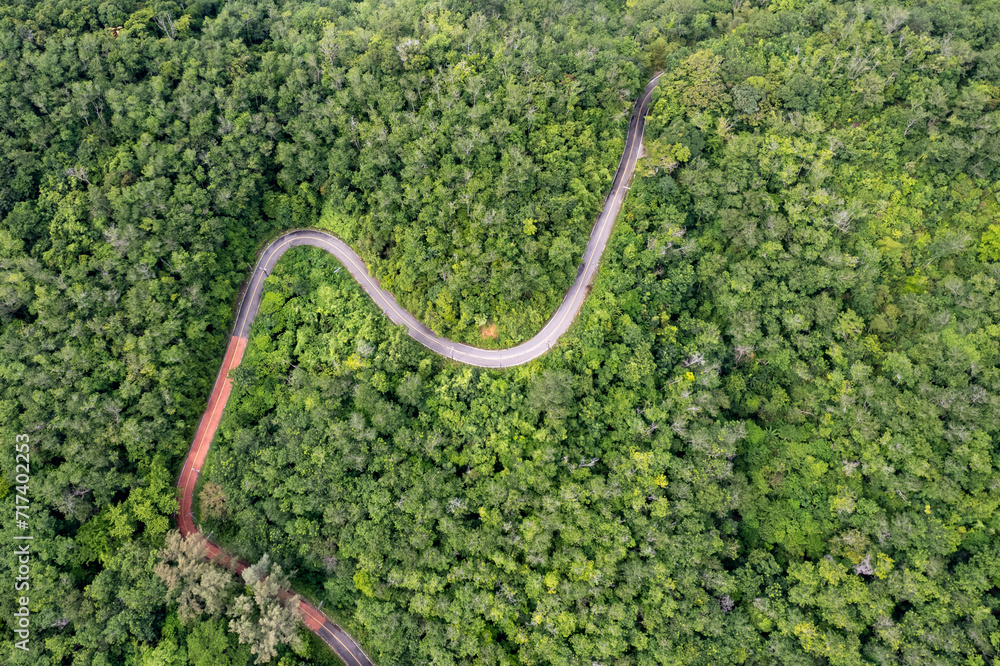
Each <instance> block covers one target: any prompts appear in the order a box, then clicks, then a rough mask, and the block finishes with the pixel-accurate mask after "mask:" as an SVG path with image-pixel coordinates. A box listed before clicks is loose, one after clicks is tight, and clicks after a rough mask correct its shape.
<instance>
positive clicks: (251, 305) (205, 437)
mask: <svg viewBox="0 0 1000 666" xmlns="http://www.w3.org/2000/svg"><path fill="white" fill-rule="evenodd" d="M659 77H660V75H659V74H657V75H656V76H655V77H653V79H652V80H651V81H650V82H649V85H647V86H646V89H645V90H644V91H643V93H642V95H641V96H640V97H639V99H638V100H636V103H635V108H634V110H633V112H632V118H631V119H630V120H629V125H628V134H627V135H626V139H625V151H624V152H623V153H622V158H621V161H620V162H619V163H618V170H617V171H616V172H615V179H614V182H613V183H612V184H611V191H610V192H609V193H608V196H607V199H605V202H604V209H603V210H602V211H601V214H600V216H599V217H598V218H597V222H596V223H595V224H594V229H593V231H592V232H591V234H590V241H589V242H588V243H587V249H586V251H585V252H584V253H583V262H582V263H581V264H580V267H579V269H578V270H577V273H576V280H575V281H574V282H573V286H571V287H570V288H569V291H567V292H566V296H565V297H564V298H563V302H562V303H561V304H560V305H559V307H558V308H557V309H556V311H555V313H554V314H553V315H552V318H551V319H549V321H548V323H547V324H545V326H543V327H542V330H541V331H539V332H538V334H537V335H535V336H534V337H533V338H531V339H530V340H528V341H526V342H523V343H521V344H519V345H517V346H516V347H511V348H510V349H499V350H489V349H479V348H478V347H472V346H470V345H463V344H461V343H458V342H452V341H451V340H448V339H446V338H442V337H439V336H437V335H435V334H434V333H433V332H432V331H431V330H430V329H429V328H427V327H426V326H424V325H423V324H421V323H420V322H419V321H417V319H416V318H415V317H414V316H413V315H411V314H410V313H409V312H407V311H406V310H404V309H403V308H402V307H400V306H399V304H398V303H396V299H395V298H394V297H393V295H392V294H390V293H389V292H387V291H384V290H383V289H382V287H381V286H380V285H379V283H378V280H376V279H375V278H373V277H372V276H370V275H369V274H368V269H367V267H366V266H365V263H364V262H363V261H362V260H361V257H359V256H358V255H357V253H355V252H354V250H352V249H351V248H350V247H348V246H347V244H346V243H344V242H343V241H342V240H340V239H339V238H337V237H335V236H333V235H332V234H329V233H326V232H324V231H316V230H311V229H299V230H296V231H290V232H288V233H286V234H284V235H282V236H281V237H280V238H278V239H276V240H275V241H274V242H272V243H271V244H270V245H268V246H267V247H266V248H264V250H263V252H261V254H260V256H259V258H258V260H257V265H256V267H255V268H254V271H253V274H251V276H250V280H249V282H248V283H247V284H246V288H245V289H244V290H243V292H242V294H243V296H242V299H241V300H240V304H239V307H238V308H237V311H236V323H235V326H234V328H233V335H232V338H230V341H229V346H228V347H227V348H226V355H225V357H224V358H223V360H222V367H221V368H219V375H218V377H216V379H215V385H214V386H213V387H212V395H211V397H210V398H209V400H208V407H207V408H206V409H205V414H204V415H203V416H202V417H201V421H200V422H199V424H198V430H197V432H196V433H195V437H194V442H192V444H191V450H190V451H188V455H187V459H186V460H185V461H184V467H183V468H182V469H181V475H180V478H179V479H178V480H177V486H178V488H180V490H181V498H180V515H179V516H178V521H177V522H178V527H179V528H180V531H181V533H182V534H184V535H187V534H191V533H194V532H197V531H198V528H197V526H196V525H195V524H194V514H193V513H192V506H193V503H192V496H193V494H194V487H195V484H196V483H197V481H198V474H199V473H200V472H201V467H202V465H203V464H204V463H205V458H206V456H207V455H208V449H209V447H210V446H211V444H212V438H213V437H214V436H215V431H216V430H217V429H218V427H219V421H220V420H221V419H222V412H223V410H224V409H225V406H226V401H227V400H228V399H229V393H230V390H231V388H232V382H231V380H230V379H229V377H228V375H229V371H230V370H232V369H233V368H235V367H237V366H238V365H239V364H240V361H241V360H242V359H243V352H244V350H245V349H246V345H247V337H248V335H249V332H250V325H251V324H252V323H253V320H254V318H255V317H256V316H257V310H258V309H259V308H260V299H261V295H262V291H263V287H264V280H265V278H266V277H267V276H268V274H269V273H270V272H271V269H272V268H274V265H275V264H276V263H277V261H278V259H280V258H281V255H283V254H284V253H285V252H286V251H287V250H288V249H289V248H292V247H295V246H296V245H313V246H315V247H321V248H323V249H324V250H326V251H327V252H329V253H330V254H332V255H333V256H335V257H336V258H337V259H338V260H340V262H341V263H342V264H343V265H344V267H345V268H346V269H347V270H348V271H349V272H350V273H351V275H352V276H354V279H355V280H357V281H358V283H359V284H360V285H361V287H362V288H363V289H364V290H365V291H366V292H367V293H368V295H369V296H370V297H371V299H372V300H373V301H375V304H376V305H378V307H379V308H381V309H382V311H383V312H384V313H385V315H386V316H387V317H389V319H391V320H392V321H393V322H394V323H396V324H399V325H402V326H406V327H407V329H408V330H409V333H410V337H412V338H413V339H414V340H416V341H417V342H419V343H420V344H422V345H424V346H425V347H427V348H428V349H430V350H431V351H433V352H435V353H437V354H440V355H441V356H444V357H446V358H450V359H454V360H455V361H458V362H460V363H466V364H468V365H475V366H479V367H483V368H509V367H511V366H515V365H520V364H522V363H527V362H528V361H530V360H532V359H535V358H538V357H539V356H541V355H542V354H544V353H545V352H547V351H548V350H549V349H551V348H552V346H553V345H554V344H555V343H556V341H557V340H558V339H559V337H560V336H561V335H562V334H563V333H565V332H566V331H567V330H568V329H569V327H570V324H572V323H573V320H574V319H575V318H576V315H577V313H579V312H580V307H581V306H582V305H583V300H584V298H586V296H587V289H588V287H589V286H590V283H591V282H592V281H593V279H594V275H596V273H597V267H598V265H599V264H600V261H601V255H602V254H604V248H605V247H606V246H607V244H608V238H609V237H610V235H611V229H612V227H613V226H614V221H615V218H616V217H617V216H618V211H619V210H620V209H621V206H622V202H623V201H624V200H625V195H626V193H627V191H628V183H629V182H630V181H631V179H632V172H633V171H634V170H635V163H636V160H637V159H639V151H640V150H641V147H642V135H643V130H644V129H645V125H646V113H647V111H648V109H649V99H650V97H651V96H652V94H653V89H654V88H655V87H656V84H657V81H658V80H659ZM208 557H209V558H210V559H212V560H214V561H217V562H219V563H220V564H223V565H226V566H229V567H231V568H232V569H234V570H235V571H236V572H237V573H242V572H243V570H244V569H245V568H246V567H247V563H246V562H243V561H241V560H238V559H236V558H234V557H232V556H230V555H229V554H228V553H226V552H225V551H223V550H222V549H221V548H219V547H218V546H217V545H215V544H213V543H211V542H209V544H208ZM284 594H285V595H291V594H292V593H291V592H290V591H286V592H284ZM299 613H300V615H301V616H302V620H303V622H305V624H306V626H307V627H309V629H311V630H312V631H313V632H315V633H316V635H317V636H319V637H320V638H321V639H323V641H324V642H325V643H326V644H327V645H329V646H330V648H331V649H333V651H334V652H336V653H337V656H339V657H340V658H341V659H342V660H343V661H344V663H345V664H347V665H348V666H372V661H371V660H370V659H369V658H368V655H366V654H365V653H364V651H363V650H362V649H361V646H360V645H358V644H357V642H355V641H354V639H352V638H351V637H350V636H349V635H347V633H346V632H344V630H343V629H341V628H340V627H338V626H337V625H336V624H334V623H333V622H331V621H330V619H329V618H327V617H326V615H325V614H324V613H323V612H322V611H320V610H319V609H318V608H316V607H315V606H313V605H312V604H310V603H309V602H307V601H300V602H299Z"/></svg>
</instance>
